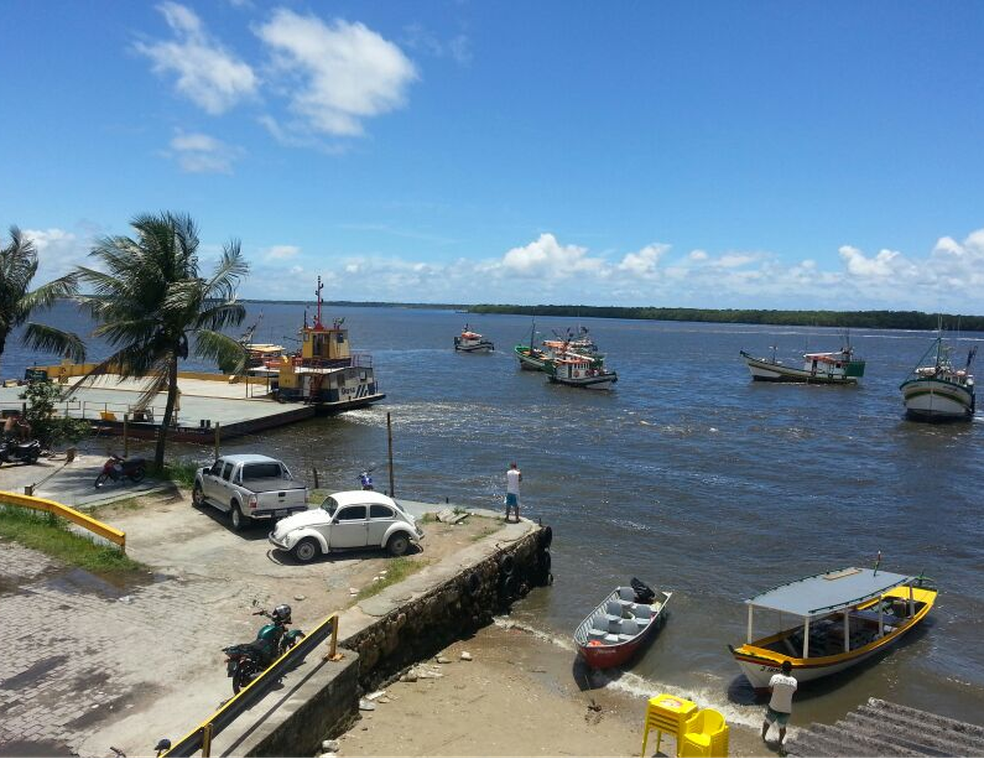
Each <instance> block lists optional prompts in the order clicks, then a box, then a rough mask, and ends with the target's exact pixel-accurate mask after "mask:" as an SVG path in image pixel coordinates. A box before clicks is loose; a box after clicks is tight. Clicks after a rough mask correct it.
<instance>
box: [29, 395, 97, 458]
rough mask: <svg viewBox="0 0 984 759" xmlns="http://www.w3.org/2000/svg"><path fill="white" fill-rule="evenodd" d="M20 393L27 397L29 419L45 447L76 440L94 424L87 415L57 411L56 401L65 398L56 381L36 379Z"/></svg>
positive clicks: (32, 431)
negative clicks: (60, 413)
mask: <svg viewBox="0 0 984 759" xmlns="http://www.w3.org/2000/svg"><path fill="white" fill-rule="evenodd" d="M19 397H20V399H21V400H24V401H27V414H26V416H25V419H26V421H27V423H28V424H30V425H31V434H32V435H34V437H36V438H37V439H38V440H39V441H40V443H41V445H42V446H43V447H44V448H54V447H55V446H58V445H62V444H63V443H73V444H74V443H77V442H79V441H80V440H81V439H82V438H84V437H85V436H86V435H88V434H89V431H90V429H91V427H90V425H89V423H88V422H87V421H85V420H84V419H72V418H70V417H62V416H56V415H55V404H56V403H57V402H58V401H59V400H61V390H60V389H59V387H58V385H56V384H55V383H54V382H51V381H50V380H46V379H32V380H30V381H29V382H28V383H27V387H25V388H24V392H22V393H21V394H20V396H19Z"/></svg>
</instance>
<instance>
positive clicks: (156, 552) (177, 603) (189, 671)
mask: <svg viewBox="0 0 984 759" xmlns="http://www.w3.org/2000/svg"><path fill="white" fill-rule="evenodd" d="M98 518H100V519H101V520H103V521H105V522H107V523H109V524H111V525H113V526H115V527H118V528H120V529H122V530H125V531H126V534H127V552H128V554H129V555H130V556H131V557H132V558H134V559H136V560H137V561H139V562H142V563H144V564H146V565H147V566H148V567H149V569H150V572H149V573H138V574H136V575H134V576H131V577H125V578H102V577H96V576H94V575H91V574H89V573H87V572H83V571H81V570H78V569H75V568H72V567H67V566H64V565H62V564H61V563H59V562H57V561H53V560H51V559H48V558H47V557H45V556H43V555H41V554H39V553H38V552H36V551H32V550H29V549H26V548H23V547H21V546H17V545H16V544H12V543H3V544H2V545H0V645H2V648H3V650H4V651H5V652H6V655H5V656H4V657H2V659H0V756H4V755H21V756H23V755H45V756H57V755H68V754H69V753H70V752H76V753H78V754H81V755H83V756H112V755H113V752H112V750H111V748H110V747H116V748H119V749H121V750H123V751H124V752H125V753H127V754H128V755H131V756H140V755H147V754H148V753H149V752H150V749H151V748H152V747H153V744H154V743H155V742H156V740H157V739H158V738H160V737H165V736H166V737H169V738H171V739H172V740H174V739H177V738H179V737H181V736H182V735H184V734H185V733H186V732H187V731H188V730H189V729H190V728H192V727H194V726H195V725H196V724H198V723H199V722H200V721H201V720H202V719H203V718H204V717H205V716H207V715H208V714H209V713H210V712H212V711H213V710H215V709H216V708H218V707H219V706H220V705H221V704H222V703H223V701H224V700H226V699H227V698H229V696H230V695H231V693H232V689H231V686H230V684H229V680H228V678H227V677H226V673H225V668H224V666H223V662H224V656H223V654H222V651H221V649H222V647H223V646H227V645H230V644H233V643H238V642H244V641H249V640H252V638H253V636H254V635H255V634H256V631H257V629H259V627H260V625H261V620H260V619H259V618H258V617H255V616H251V613H252V612H253V611H254V610H256V609H258V608H267V609H270V608H272V607H273V606H275V605H276V604H278V603H290V604H291V606H292V607H293V610H294V612H293V619H294V624H295V626H298V627H300V628H302V629H310V628H311V627H313V626H314V625H315V624H317V623H318V622H320V621H321V620H322V619H323V618H324V617H325V616H327V615H328V614H329V613H332V612H334V611H338V610H342V609H344V608H347V607H348V606H350V605H352V604H353V603H355V600H356V599H355V596H354V595H353V594H352V593H351V592H350V589H357V590H361V589H363V588H365V587H366V586H368V585H369V584H370V583H371V582H372V581H373V578H375V577H379V576H381V573H382V572H383V571H385V570H386V569H387V566H388V564H389V562H390V561H391V559H390V558H389V557H388V556H387V555H386V554H385V552H383V551H379V550H375V551H358V552H345V553H339V554H337V555H331V556H327V557H324V559H322V560H316V561H314V562H312V563H311V564H307V565H298V564H296V563H295V562H294V561H293V559H292V557H290V556H285V555H283V554H282V553H281V552H279V551H273V550H271V549H272V547H271V546H270V545H269V543H267V541H266V532H267V529H266V526H264V525H259V526H257V527H256V528H254V529H251V530H249V531H247V532H244V533H235V532H233V531H232V530H231V528H230V527H229V525H228V520H227V518H226V517H225V516H224V515H223V514H221V513H219V512H218V511H215V510H213V509H211V508H210V507H205V508H203V509H196V508H195V507H194V506H192V504H191V499H190V497H189V494H188V493H183V492H178V491H173V492H172V493H171V494H170V495H159V494H158V495H147V496H142V497H139V498H137V499H128V500H125V501H122V502H120V503H119V504H116V505H112V506H107V507H103V508H100V509H99V510H98ZM497 526H498V525H497V523H496V522H494V521H493V520H487V519H482V518H478V517H470V518H469V519H468V520H466V522H465V523H464V524H462V525H460V526H455V527H450V526H447V525H443V524H438V523H427V524H425V525H424V530H425V535H426V537H425V540H424V544H423V550H421V551H420V552H417V553H413V554H410V555H408V559H409V560H410V561H411V562H421V563H423V562H426V563H434V562H437V561H438V560H440V559H441V558H442V557H445V556H449V555H452V554H454V553H456V552H457V551H458V550H460V549H461V548H463V547H467V546H470V545H471V544H472V543H473V542H474V541H473V538H475V537H476V536H481V535H485V534H487V533H488V531H489V530H490V528H494V527H497ZM24 631H30V634H31V645H23V643H22V642H21V641H20V638H21V636H23V635H24Z"/></svg>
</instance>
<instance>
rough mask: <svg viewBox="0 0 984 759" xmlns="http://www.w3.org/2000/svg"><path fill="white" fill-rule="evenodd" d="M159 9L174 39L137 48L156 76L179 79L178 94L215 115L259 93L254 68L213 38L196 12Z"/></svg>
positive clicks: (173, 5)
mask: <svg viewBox="0 0 984 759" xmlns="http://www.w3.org/2000/svg"><path fill="white" fill-rule="evenodd" d="M157 9H158V10H159V11H160V12H161V13H162V14H163V16H164V19H165V20H166V21H167V24H168V26H170V27H171V31H172V32H173V35H174V36H173V38H172V39H170V40H158V41H154V42H144V41H141V42H137V43H136V44H135V45H134V49H135V50H136V51H137V52H138V53H140V54H141V55H144V56H146V57H147V58H149V59H150V61H151V62H152V64H153V70H154V72H155V73H156V74H159V75H161V76H167V75H174V76H176V77H177V79H176V82H175V87H176V88H177V90H178V92H180V93H181V94H182V95H184V96H185V97H187V98H188V99H190V100H191V101H192V102H194V103H195V104H197V105H198V106H200V107H201V108H203V109H204V110H205V111H206V112H208V113H210V114H213V115H216V114H220V113H224V112H225V111H227V110H229V109H230V108H231V107H232V106H234V105H236V104H237V103H238V102H240V101H241V100H243V99H244V98H248V97H250V96H252V95H253V94H254V93H255V92H256V89H257V86H258V80H257V77H256V74H255V73H254V72H253V69H252V67H250V65H249V64H247V63H245V62H244V61H242V60H241V59H240V58H238V57H237V56H236V55H235V54H234V53H232V52H230V51H229V50H227V49H226V48H225V47H224V46H223V45H222V44H221V43H220V42H219V41H218V40H216V39H215V38H213V37H212V36H211V35H210V34H209V33H208V31H207V30H206V29H205V25H204V24H203V23H202V20H201V19H200V18H199V17H198V15H197V14H196V13H195V12H194V11H193V10H191V9H190V8H188V7H187V6H184V5H181V4H179V3H175V2H165V3H161V4H160V5H159V6H157Z"/></svg>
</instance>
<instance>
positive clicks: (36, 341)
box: [23, 322, 85, 363]
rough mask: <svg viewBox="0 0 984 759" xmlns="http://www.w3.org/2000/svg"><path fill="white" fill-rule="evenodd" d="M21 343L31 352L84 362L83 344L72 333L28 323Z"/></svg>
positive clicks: (44, 325) (80, 339)
mask: <svg viewBox="0 0 984 759" xmlns="http://www.w3.org/2000/svg"><path fill="white" fill-rule="evenodd" d="M23 341H24V344H25V345H26V346H27V347H29V348H31V349H32V350H36V351H41V352H42V353H56V354H58V355H60V356H65V357H66V358H70V359H72V361H76V362H79V363H81V362H82V361H85V343H84V342H83V341H82V338H80V337H79V336H78V335H76V334H75V333H74V332H66V331H65V330H61V329H57V328H55V327H49V326H47V325H46V324H35V323H34V322H29V323H28V325H27V328H26V329H25V330H24V338H23Z"/></svg>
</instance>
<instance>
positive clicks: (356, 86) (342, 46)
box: [255, 8, 418, 137]
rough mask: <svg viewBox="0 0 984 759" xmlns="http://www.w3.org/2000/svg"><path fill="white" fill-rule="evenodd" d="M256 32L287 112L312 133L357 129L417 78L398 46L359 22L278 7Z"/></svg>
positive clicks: (391, 106)
mask: <svg viewBox="0 0 984 759" xmlns="http://www.w3.org/2000/svg"><path fill="white" fill-rule="evenodd" d="M255 32H256V34H257V36H258V37H259V38H260V40H262V42H263V43H264V44H265V45H266V46H267V47H268V48H269V49H270V51H271V53H272V56H273V64H272V70H273V71H274V72H275V73H276V75H277V76H278V77H279V79H280V81H281V83H282V84H283V87H284V88H285V91H287V93H288V97H289V107H290V110H291V112H292V113H294V114H295V116H297V117H298V118H299V119H301V121H302V123H303V125H304V126H305V127H306V128H308V129H310V130H312V131H314V132H316V133H321V134H327V135H332V136H343V137H352V136H358V135H361V134H362V133H363V125H362V122H363V120H364V119H366V118H369V117H372V116H378V115H380V114H383V113H388V112H389V111H392V110H395V109H397V108H400V107H402V106H403V105H404V104H405V103H406V97H407V88H408V87H409V85H410V84H411V83H412V82H413V81H415V80H416V79H417V78H418V74H417V70H416V67H415V66H414V64H413V63H412V62H411V61H410V59H409V58H407V57H406V55H404V54H403V51H402V50H400V48H399V47H397V46H396V45H395V44H393V43H392V42H390V41H388V40H386V39H384V38H383V37H382V36H381V35H380V34H378V33H377V32H375V31H373V30H371V29H369V28H368V27H366V26H365V25H364V24H361V23H358V22H356V23H349V22H347V21H344V20H341V19H336V20H335V21H334V22H333V23H330V24H329V23H325V22H324V21H323V20H321V19H320V18H318V17H317V16H313V15H308V16H302V15H300V14H298V13H295V12H294V11H291V10H287V9H285V8H280V9H278V10H276V11H274V13H273V16H272V18H271V19H270V20H269V21H268V22H267V23H265V24H263V25H261V26H259V27H258V28H257V29H256V30H255ZM270 120H272V117H268V121H270ZM275 123H276V128H277V129H280V130H283V129H285V126H284V125H283V124H280V123H277V122H275ZM269 128H270V126H269V124H268V129H269Z"/></svg>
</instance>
